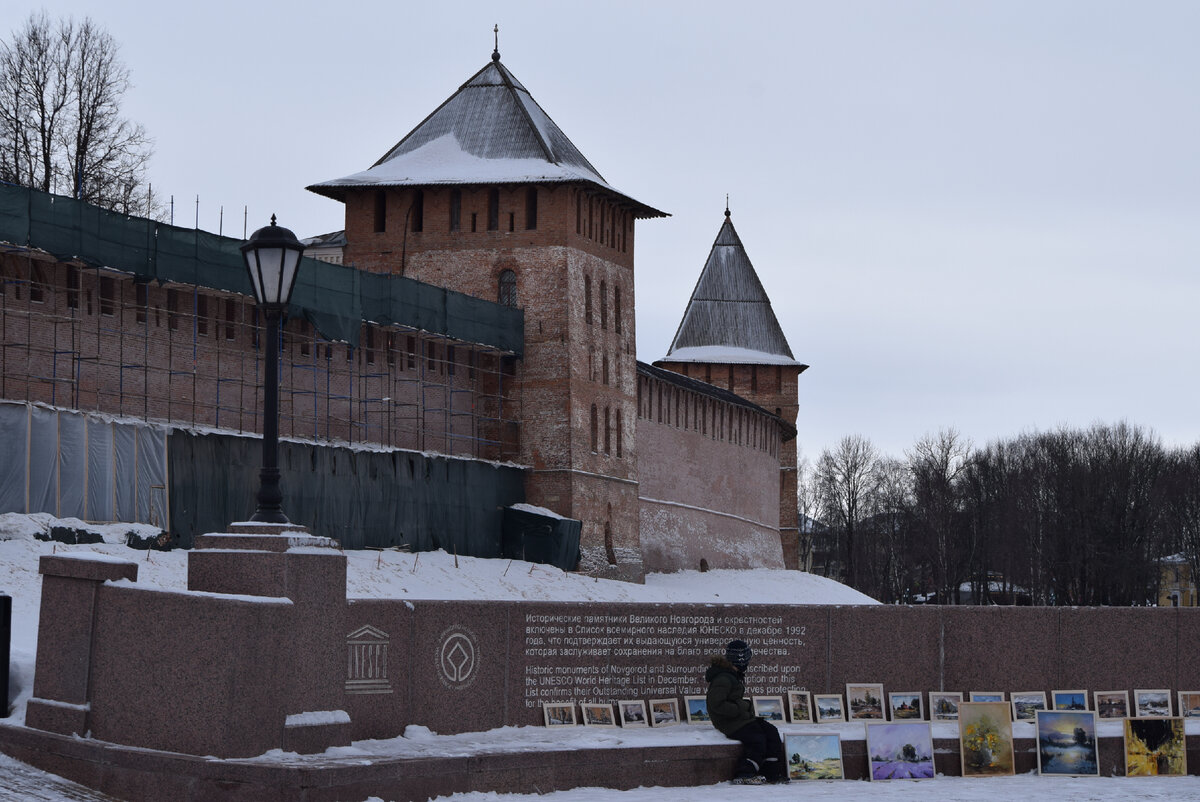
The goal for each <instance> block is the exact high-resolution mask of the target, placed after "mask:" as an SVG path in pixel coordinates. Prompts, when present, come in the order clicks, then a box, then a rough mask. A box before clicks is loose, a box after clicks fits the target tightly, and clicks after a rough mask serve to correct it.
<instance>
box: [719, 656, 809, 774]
mask: <svg viewBox="0 0 1200 802" xmlns="http://www.w3.org/2000/svg"><path fill="white" fill-rule="evenodd" d="M752 656H753V651H751V649H750V646H749V645H748V644H747V643H746V642H745V641H743V640H735V641H730V643H729V645H728V646H727V647H726V648H725V654H724V655H716V656H714V657H713V658H712V660H711V662H710V664H709V667H708V670H707V671H706V672H705V673H704V679H705V680H706V681H707V682H708V693H707V694H706V699H707V702H708V716H709V720H710V721H712V724H713V726H714V727H716V728H717V729H718V730H720V731H721V733H722V734H723V735H724V736H725V737H727V738H732V739H733V740H735V741H741V742H742V758H741V760H739V761H738V765H737V773H736V774H735V775H734V778H733V782H735V783H738V784H746V785H751V784H755V785H756V784H759V783H764V782H770V783H785V782H787V781H788V776H787V762H786V761H785V760H784V754H783V741H782V739H780V737H779V730H777V729H775V726H774V725H773V724H771V722H769V721H767V720H766V719H765V718H761V717H759V716H756V715H754V709H753V707H752V706H751V704H750V700H749V699H747V698H746V683H745V677H746V668H747V667H748V666H749V665H750V658H751V657H752Z"/></svg>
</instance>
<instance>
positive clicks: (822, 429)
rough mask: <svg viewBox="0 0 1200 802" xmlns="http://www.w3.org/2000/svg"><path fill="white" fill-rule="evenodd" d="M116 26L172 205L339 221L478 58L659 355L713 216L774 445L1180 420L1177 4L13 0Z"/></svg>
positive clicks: (1198, 213)
mask: <svg viewBox="0 0 1200 802" xmlns="http://www.w3.org/2000/svg"><path fill="white" fill-rule="evenodd" d="M37 8H45V9H46V10H47V11H48V12H49V13H50V14H51V15H52V16H65V15H75V16H81V15H84V14H91V15H92V17H93V18H94V19H95V20H96V21H97V22H100V23H101V24H102V25H103V26H104V27H106V28H107V29H108V31H109V32H110V33H111V34H112V35H113V36H114V37H115V38H116V39H117V41H118V42H120V44H121V48H122V50H121V53H122V56H123V58H124V61H125V63H126V65H127V66H128V67H129V69H130V70H131V72H132V76H133V80H134V83H135V87H134V88H133V89H132V90H131V91H130V92H129V94H128V95H127V98H126V105H125V111H126V113H127V114H128V115H129V116H130V117H132V118H133V119H135V120H137V121H139V122H141V123H143V124H144V125H145V126H146V128H147V130H148V132H149V133H150V134H151V136H152V137H153V138H154V140H155V147H156V150H155V156H154V159H153V161H152V163H151V171H150V173H151V179H152V181H153V183H154V187H155V191H156V193H161V194H164V195H166V194H173V195H174V196H175V203H176V207H175V208H176V213H175V222H176V223H177V224H184V225H191V224H193V223H194V221H195V219H196V203H195V199H196V196H197V195H199V197H200V209H199V224H200V227H201V228H204V229H207V230H212V231H216V230H217V227H218V220H219V210H220V208H221V206H222V205H223V206H224V207H225V225H224V233H226V234H227V235H234V236H241V234H242V208H243V207H244V206H246V207H248V208H249V216H250V224H249V227H250V229H251V230H253V229H254V228H256V227H258V226H260V225H263V224H265V223H266V222H267V219H268V218H269V216H270V215H271V213H276V214H278V216H279V221H280V223H281V224H282V225H287V226H288V227H290V228H292V229H294V230H295V231H296V233H297V234H299V235H300V236H302V237H303V236H311V235H314V234H318V233H324V232H328V231H334V230H337V229H340V228H341V227H342V225H343V217H342V214H343V207H342V205H341V204H339V203H337V202H335V201H332V200H328V199H325V198H322V197H319V196H317V195H314V194H312V193H309V192H307V191H306V190H305V189H304V187H305V186H307V185H309V184H312V183H314V182H317V181H322V180H326V179H331V178H337V177H341V176H343V175H347V174H349V173H353V172H357V171H359V170H363V169H365V168H367V167H369V166H370V165H371V164H372V163H373V162H374V161H375V160H376V159H378V158H379V157H380V156H381V155H383V153H385V152H386V151H387V150H388V149H389V148H390V147H391V146H392V145H393V144H395V143H396V142H397V141H398V140H399V139H400V138H401V137H403V136H404V135H405V134H406V133H407V132H408V131H409V130H411V129H412V128H413V127H414V126H415V125H416V124H418V123H419V122H420V121H421V120H422V119H424V117H425V116H426V115H427V114H429V113H430V112H431V111H433V109H434V108H436V106H437V105H438V104H440V103H441V102H442V101H443V100H445V99H446V98H447V97H449V96H450V95H451V94H452V93H453V92H454V91H455V90H456V89H457V88H458V86H459V85H460V84H462V83H463V82H464V81H465V80H466V79H467V78H469V77H470V76H471V75H472V74H473V73H474V72H475V71H476V70H478V69H479V68H480V67H482V66H483V65H484V64H485V63H487V61H488V58H489V56H490V54H491V50H492V25H493V24H494V23H499V24H500V52H501V55H502V58H503V61H504V64H505V65H506V66H508V67H509V69H510V70H512V72H513V73H514V75H516V76H517V78H518V79H520V80H521V82H522V83H524V84H525V86H526V87H527V88H528V89H529V90H530V92H531V93H532V95H533V97H534V98H535V99H536V100H537V101H538V102H539V103H540V104H541V106H542V107H543V108H544V109H545V110H546V111H547V113H548V114H549V115H550V116H551V117H552V118H553V119H554V120H555V122H557V123H558V125H559V126H560V127H561V128H562V129H563V131H564V132H565V133H566V134H567V136H568V137H570V138H571V139H572V141H573V142H574V143H575V144H576V146H578V147H579V149H580V150H581V151H582V152H583V153H584V155H585V156H587V157H588V159H589V160H590V161H591V162H592V164H594V165H595V166H596V168H597V169H598V170H599V171H600V172H601V174H602V175H603V176H604V177H605V178H606V179H607V180H608V181H609V182H610V183H611V184H612V185H614V186H615V187H617V188H618V189H620V190H622V191H623V192H625V193H626V194H629V195H631V196H633V197H635V198H637V199H639V200H641V201H643V202H645V203H648V204H650V205H652V206H655V207H657V208H660V209H663V210H664V211H667V212H670V213H671V214H672V217H670V218H667V219H663V220H649V221H644V222H642V223H639V225H638V231H637V243H636V244H637V262H636V264H637V286H636V293H637V301H638V303H637V326H638V332H637V334H638V337H637V341H638V357H639V358H640V359H642V360H644V361H647V362H652V361H654V360H656V359H659V358H661V357H662V356H663V355H664V354H665V352H666V349H667V347H668V346H669V344H670V341H671V338H672V336H673V335H674V332H675V329H676V327H677V326H678V324H679V320H680V318H681V317H682V314H683V310H684V307H685V305H686V303H687V299H688V297H689V295H690V293H691V290H692V288H693V286H694V284H695V281H696V279H697V277H698V276H699V272H700V269H701V268H702V267H703V264H704V260H705V258H706V257H707V255H708V252H709V249H710V248H711V247H712V242H713V239H714V238H715V237H716V234H717V230H718V228H719V227H720V224H721V222H722V219H723V217H722V215H723V212H724V208H725V195H726V193H728V194H729V196H730V206H731V208H732V211H733V221H734V224H735V225H736V227H737V229H738V232H739V234H740V235H741V238H742V241H743V242H744V243H745V245H746V249H747V251H748V252H749V254H750V258H751V260H752V261H753V263H754V266H755V268H756V269H757V271H758V274H759V277H760V278H761V279H762V283H763V285H764V287H765V288H766V290H767V293H768V294H769V295H770V297H771V300H772V302H773V304H774V308H775V312H776V315H777V316H778V317H779V320H780V323H781V324H782V326H783V330H784V332H785V333H786V335H787V337H788V341H789V342H790V344H791V346H792V351H793V352H794V354H795V356H796V358H797V359H799V360H800V361H802V362H805V363H807V364H809V365H811V368H810V369H809V370H808V371H807V372H806V373H805V374H804V375H803V376H801V380H800V420H799V422H798V428H799V444H800V450H801V454H802V455H804V456H807V457H808V458H809V459H812V460H815V459H816V457H817V456H818V455H819V454H820V452H821V450H822V449H823V448H826V447H829V446H831V445H833V444H835V443H836V441H837V440H838V439H840V438H841V437H843V436H845V435H847V434H853V433H859V434H862V435H865V436H867V437H869V438H870V439H872V440H873V441H874V442H875V443H876V445H877V446H879V447H880V448H881V450H883V451H885V452H889V453H891V454H893V455H895V456H901V455H902V453H903V452H904V450H905V449H908V448H910V447H911V445H912V443H913V441H914V440H915V439H916V438H917V437H919V436H921V435H923V434H925V433H929V432H934V431H936V430H938V429H940V428H943V427H955V428H957V429H958V430H959V431H960V432H962V433H963V434H964V435H966V436H967V437H969V438H971V439H972V440H973V441H974V442H975V443H977V444H980V445H982V444H984V443H986V442H988V441H990V440H992V439H995V438H998V437H1009V436H1013V435H1016V434H1019V433H1020V432H1022V431H1028V430H1032V429H1048V428H1054V427H1056V426H1059V425H1062V424H1066V425H1071V426H1087V425H1089V424H1091V423H1093V422H1095V421H1105V422H1115V421H1117V420H1120V419H1127V420H1129V421H1130V422H1132V423H1136V424H1140V425H1143V426H1146V427H1149V428H1151V429H1153V430H1155V431H1156V432H1158V433H1159V434H1160V435H1161V436H1162V438H1163V439H1164V441H1165V442H1166V443H1167V444H1168V445H1173V444H1191V443H1195V442H1196V441H1197V440H1198V439H1200V416H1198V414H1197V410H1198V409H1200V399H1198V398H1197V396H1198V389H1200V370H1198V368H1200V357H1198V353H1197V351H1198V343H1200V337H1198V334H1200V323H1198V322H1197V314H1196V312H1195V310H1196V307H1197V304H1198V303H1200V271H1198V270H1197V261H1198V257H1200V102H1198V101H1200V97H1198V94H1200V47H1198V46H1197V32H1200V3H1198V2H1194V0H1182V1H1181V2H1165V1H1159V2H1155V1H1154V0H1148V1H1144V2H1102V1H1097V0H1088V1H1087V2H1084V1H1083V0H1077V1H1071V2H1067V1H1066V0H1062V1H1060V2H1054V0H1037V2H1019V1H1018V0H997V1H996V2H984V1H982V0H976V1H974V2H958V1H954V2H951V1H947V2H932V1H927V2H916V1H915V0H912V1H909V0H878V1H877V2H868V1H866V0H863V1H861V2H855V1H854V0H838V2H832V1H831V2H822V3H812V2H778V3H757V2H741V3H735V2H697V1H696V0H691V1H690V2H671V3H667V2H647V1H646V0H641V2H621V1H619V0H608V1H607V2H602V3H569V2H544V3H519V2H505V3H496V2H488V3H479V2H473V1H472V0H459V2H454V3H438V4H430V3H404V2H394V0H393V2H357V1H354V2H342V3H333V2H328V0H322V2H289V3H283V2H271V3H258V2H253V0H244V1H243V2H236V3H234V2H226V0H209V1H207V2H204V3H188V4H164V3H162V2H155V3H149V2H145V3H134V2H121V0H106V2H105V3H104V4H96V3H95V2H58V1H57V0H48V2H46V3H44V4H41V5H36V4H31V3H29V2H28V1H27V0H16V2H15V3H9V4H8V6H7V7H6V10H7V12H8V13H6V14H5V15H4V22H5V24H6V26H7V28H8V29H10V30H11V29H12V28H14V27H16V26H17V25H18V24H19V23H20V22H21V21H22V20H23V18H24V17H25V16H26V15H27V14H28V12H29V11H31V10H34V9H37Z"/></svg>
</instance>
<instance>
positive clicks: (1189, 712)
mask: <svg viewBox="0 0 1200 802" xmlns="http://www.w3.org/2000/svg"><path fill="white" fill-rule="evenodd" d="M1133 694H1134V696H1133V698H1134V706H1133V707H1132V708H1130V706H1129V692H1128V691H1096V692H1095V693H1094V695H1093V699H1094V703H1095V708H1094V711H1093V712H1095V713H1096V715H1097V717H1098V718H1116V719H1121V718H1130V717H1133V718H1162V717H1169V716H1170V715H1171V692H1170V691H1167V690H1135V691H1134V692H1133ZM883 696H884V694H883V686H882V685H879V684H852V685H847V686H846V696H845V701H846V702H847V704H844V703H843V702H844V700H843V697H842V695H841V694H839V693H815V694H810V693H809V692H808V691H789V692H788V694H787V699H786V702H787V704H786V706H785V704H784V701H785V700H784V697H782V696H754V697H752V700H751V701H752V704H753V706H754V714H755V715H756V716H761V717H762V718H765V719H767V720H769V721H775V722H781V723H782V722H787V723H791V724H826V723H832V722H839V721H846V720H850V721H856V720H862V721H872V720H874V721H886V720H891V721H893V722H899V721H914V722H915V721H926V720H928V721H957V720H958V719H959V710H960V708H961V706H962V705H963V704H964V702H965V700H964V699H963V695H962V694H961V693H957V692H945V691H930V692H929V705H928V708H926V706H925V704H924V701H925V700H924V697H923V695H922V694H921V692H920V691H912V692H892V693H889V694H888V695H887V699H888V704H887V709H886V713H885V709H884V706H883V704H882V699H883ZM970 701H971V702H989V703H996V704H1001V705H1003V706H1005V707H1006V708H1008V710H1009V715H1010V720H1011V721H1033V720H1034V718H1035V717H1036V715H1037V713H1038V712H1039V711H1075V712H1086V711H1089V710H1090V708H1089V707H1088V694H1087V691H1083V690H1066V691H1051V693H1050V697H1049V698H1047V696H1046V693H1045V691H1014V692H1012V693H1010V694H1009V699H1008V701H1005V699H1004V692H1003V691H995V692H989V691H972V692H971V695H970ZM1131 711H1132V712H1131ZM1178 712H1179V716H1180V717H1181V718H1186V717H1200V692H1195V691H1180V692H1179V710H1178ZM542 713H543V718H544V720H545V723H546V726H549V727H553V726H574V725H576V724H577V723H579V720H578V719H577V718H576V715H575V705H574V704H573V703H571V702H564V703H545V704H543V705H542ZM581 713H582V723H583V724H585V725H587V726H594V727H616V726H618V724H619V725H620V726H622V727H648V726H655V727H667V726H671V725H674V724H680V723H684V722H686V723H688V724H707V723H708V721H709V717H708V703H707V702H706V701H705V698H704V697H703V696H685V697H683V715H682V716H681V715H680V710H679V703H678V701H677V700H676V699H651V700H649V702H648V703H647V702H646V701H644V700H640V699H631V700H625V701H619V702H617V703H616V710H615V711H614V709H613V704H611V703H600V704H584V705H581Z"/></svg>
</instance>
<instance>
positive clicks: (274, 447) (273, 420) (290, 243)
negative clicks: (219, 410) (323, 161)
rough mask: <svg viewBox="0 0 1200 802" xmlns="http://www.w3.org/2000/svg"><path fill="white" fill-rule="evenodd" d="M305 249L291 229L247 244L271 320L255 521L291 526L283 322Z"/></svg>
mask: <svg viewBox="0 0 1200 802" xmlns="http://www.w3.org/2000/svg"><path fill="white" fill-rule="evenodd" d="M303 253H304V246H303V245H301V244H300V240H298V239H296V235H295V234H293V233H292V232H291V231H289V230H288V229H286V228H283V227H281V226H277V225H275V215H271V225H269V226H265V227H264V228H260V229H259V230H258V231H255V232H254V233H253V234H251V235H250V239H249V240H247V241H246V244H245V245H243V246H242V256H243V257H244V258H245V260H246V269H247V270H248V271H249V272H250V283H251V284H253V285H254V297H255V299H257V301H258V307H259V308H260V309H261V310H262V313H263V317H264V318H266V321H267V336H266V338H265V340H264V346H263V347H264V350H265V351H266V377H265V380H264V384H263V427H262V428H263V456H262V469H261V470H259V472H258V509H257V510H255V512H254V516H253V517H252V518H251V519H250V520H251V521H258V522H261V523H272V524H286V523H289V521H288V519H287V516H286V515H284V514H283V493H281V492H280V490H279V321H280V319H281V318H282V317H283V316H284V314H286V313H287V306H288V300H289V299H290V298H291V297H292V287H293V286H294V285H295V284H296V273H297V268H298V267H299V266H300V256H301V254H303Z"/></svg>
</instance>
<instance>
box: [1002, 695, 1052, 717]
mask: <svg viewBox="0 0 1200 802" xmlns="http://www.w3.org/2000/svg"><path fill="white" fill-rule="evenodd" d="M1008 698H1009V700H1010V701H1011V703H1012V717H1013V721H1033V720H1034V719H1036V718H1037V711H1039V710H1045V709H1046V692H1045V691H1013V692H1012V693H1010V694H1009V695H1008Z"/></svg>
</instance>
